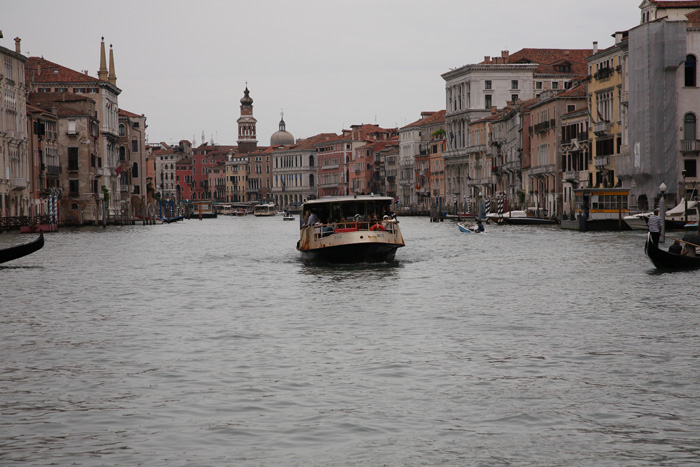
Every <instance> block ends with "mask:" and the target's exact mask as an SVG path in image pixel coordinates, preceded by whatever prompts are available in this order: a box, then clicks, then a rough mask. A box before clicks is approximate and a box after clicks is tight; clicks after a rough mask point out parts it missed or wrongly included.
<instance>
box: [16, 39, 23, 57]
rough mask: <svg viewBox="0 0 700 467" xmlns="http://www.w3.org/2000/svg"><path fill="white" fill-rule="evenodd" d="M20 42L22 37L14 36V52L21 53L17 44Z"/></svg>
mask: <svg viewBox="0 0 700 467" xmlns="http://www.w3.org/2000/svg"><path fill="white" fill-rule="evenodd" d="M20 42H22V39H20V38H19V37H15V52H17V53H18V54H21V53H22V49H21V47H20V46H19V43H20Z"/></svg>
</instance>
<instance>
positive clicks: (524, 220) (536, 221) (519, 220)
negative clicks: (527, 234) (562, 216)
mask: <svg viewBox="0 0 700 467" xmlns="http://www.w3.org/2000/svg"><path fill="white" fill-rule="evenodd" d="M503 221H504V222H505V223H506V224H511V225H552V224H556V223H557V221H555V220H553V219H543V218H541V217H504V218H503Z"/></svg>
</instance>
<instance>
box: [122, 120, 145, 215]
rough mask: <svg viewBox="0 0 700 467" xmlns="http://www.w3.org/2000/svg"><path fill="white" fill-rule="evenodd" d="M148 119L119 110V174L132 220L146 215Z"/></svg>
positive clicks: (123, 208)
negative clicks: (137, 216)
mask: <svg viewBox="0 0 700 467" xmlns="http://www.w3.org/2000/svg"><path fill="white" fill-rule="evenodd" d="M145 169H146V116H145V115H143V114H141V115H139V114H136V113H133V112H129V111H127V110H124V109H119V165H118V166H117V170H118V171H119V173H118V174H117V175H118V177H119V186H120V192H121V196H120V198H121V203H122V211H124V210H126V211H127V213H128V215H129V217H131V218H133V217H135V216H136V215H146V209H147V199H146V193H147V187H148V182H149V181H152V180H149V179H148V177H147V175H146V170H145Z"/></svg>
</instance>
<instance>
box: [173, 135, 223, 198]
mask: <svg viewBox="0 0 700 467" xmlns="http://www.w3.org/2000/svg"><path fill="white" fill-rule="evenodd" d="M183 143H187V144H189V141H183ZM235 151H236V146H221V145H218V144H209V143H206V142H205V143H202V144H201V145H199V147H197V148H194V149H193V150H192V156H191V157H190V160H191V166H190V167H191V172H190V174H189V177H188V178H187V179H186V180H185V178H184V174H183V178H178V189H179V190H180V192H181V194H182V195H184V191H185V189H186V188H187V193H188V196H187V197H186V198H185V197H182V196H181V197H180V198H179V199H182V200H185V199H187V200H190V201H202V200H211V201H216V199H214V196H213V195H214V194H215V193H216V192H217V190H216V189H215V188H214V187H213V186H212V185H210V177H209V175H210V172H211V171H212V170H213V169H215V168H216V167H219V166H220V165H222V164H224V163H225V162H226V161H227V160H228V159H229V155H230V154H232V153H235ZM222 176H223V172H222ZM181 181H182V183H181ZM222 182H223V180H219V184H220V185H219V187H218V191H219V194H220V196H221V197H224V192H225V191H226V190H225V184H223V185H222ZM222 201H223V199H222Z"/></svg>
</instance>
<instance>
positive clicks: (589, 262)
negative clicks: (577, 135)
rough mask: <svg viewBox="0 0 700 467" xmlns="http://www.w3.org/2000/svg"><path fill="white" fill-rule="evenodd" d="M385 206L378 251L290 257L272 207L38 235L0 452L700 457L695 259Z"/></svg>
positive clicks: (290, 229)
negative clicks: (395, 226) (386, 241)
mask: <svg viewBox="0 0 700 467" xmlns="http://www.w3.org/2000/svg"><path fill="white" fill-rule="evenodd" d="M400 221H401V224H400V225H401V228H402V231H403V234H404V237H405V240H406V247H405V248H402V249H400V250H399V252H398V254H397V262H396V263H395V264H391V265H373V266H370V265H359V266H337V267H328V266H325V267H324V266H307V265H304V264H303V263H301V262H300V260H299V257H298V253H297V252H296V250H295V248H294V246H295V243H296V240H297V232H298V224H297V222H283V221H282V218H281V216H280V217H274V218H254V217H252V216H247V217H243V218H238V217H220V218H218V219H210V220H203V221H199V220H188V221H184V222H180V223H176V224H170V225H156V226H129V227H108V228H107V229H106V230H105V229H102V228H94V229H81V230H68V229H63V230H62V231H60V232H58V233H54V234H49V235H47V236H46V245H45V247H44V248H43V250H41V251H39V252H37V253H35V254H33V255H31V256H27V257H25V258H22V259H20V260H16V261H14V262H11V263H6V264H4V265H2V266H0V355H1V356H2V358H1V359H0V464H1V465H22V464H25V465H38V466H42V465H81V466H103V465H109V466H113V465H129V466H132V465H148V466H185V465H187V466H189V465H193V466H194V465H196V466H205V465H211V466H219V465H226V466H228V465H244V466H248V465H250V466H280V465H294V466H297V465H298V466H327V465H341V466H344V465H353V466H356V465H372V466H375V465H390V466H419V465H421V466H422V465H457V466H562V465H589V466H606V465H607V466H640V465H648V466H661V465H663V466H670V465H688V464H697V463H700V399H699V398H698V394H700V362H699V356H700V351H699V350H698V349H699V348H700V346H699V345H698V344H699V333H700V330H699V329H700V328H699V324H700V306H699V305H700V300H699V297H698V283H699V281H700V272H680V273H666V274H660V273H657V272H655V270H654V269H653V266H652V265H651V263H650V262H649V261H648V259H647V258H646V257H645V256H644V252H643V244H644V238H645V236H644V233H639V232H623V233H619V232H607V233H579V232H568V231H561V230H559V229H557V228H552V227H516V226H496V225H488V226H487V228H486V233H485V234H479V235H475V234H461V233H460V232H459V231H458V229H457V226H456V225H455V224H454V223H451V222H445V223H430V222H429V221H428V220H427V219H426V218H410V217H409V218H400ZM30 238H31V237H29V236H26V235H25V236H20V235H16V234H2V235H0V247H2V246H6V245H9V244H12V243H17V242H21V241H27V240H28V239H30Z"/></svg>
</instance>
